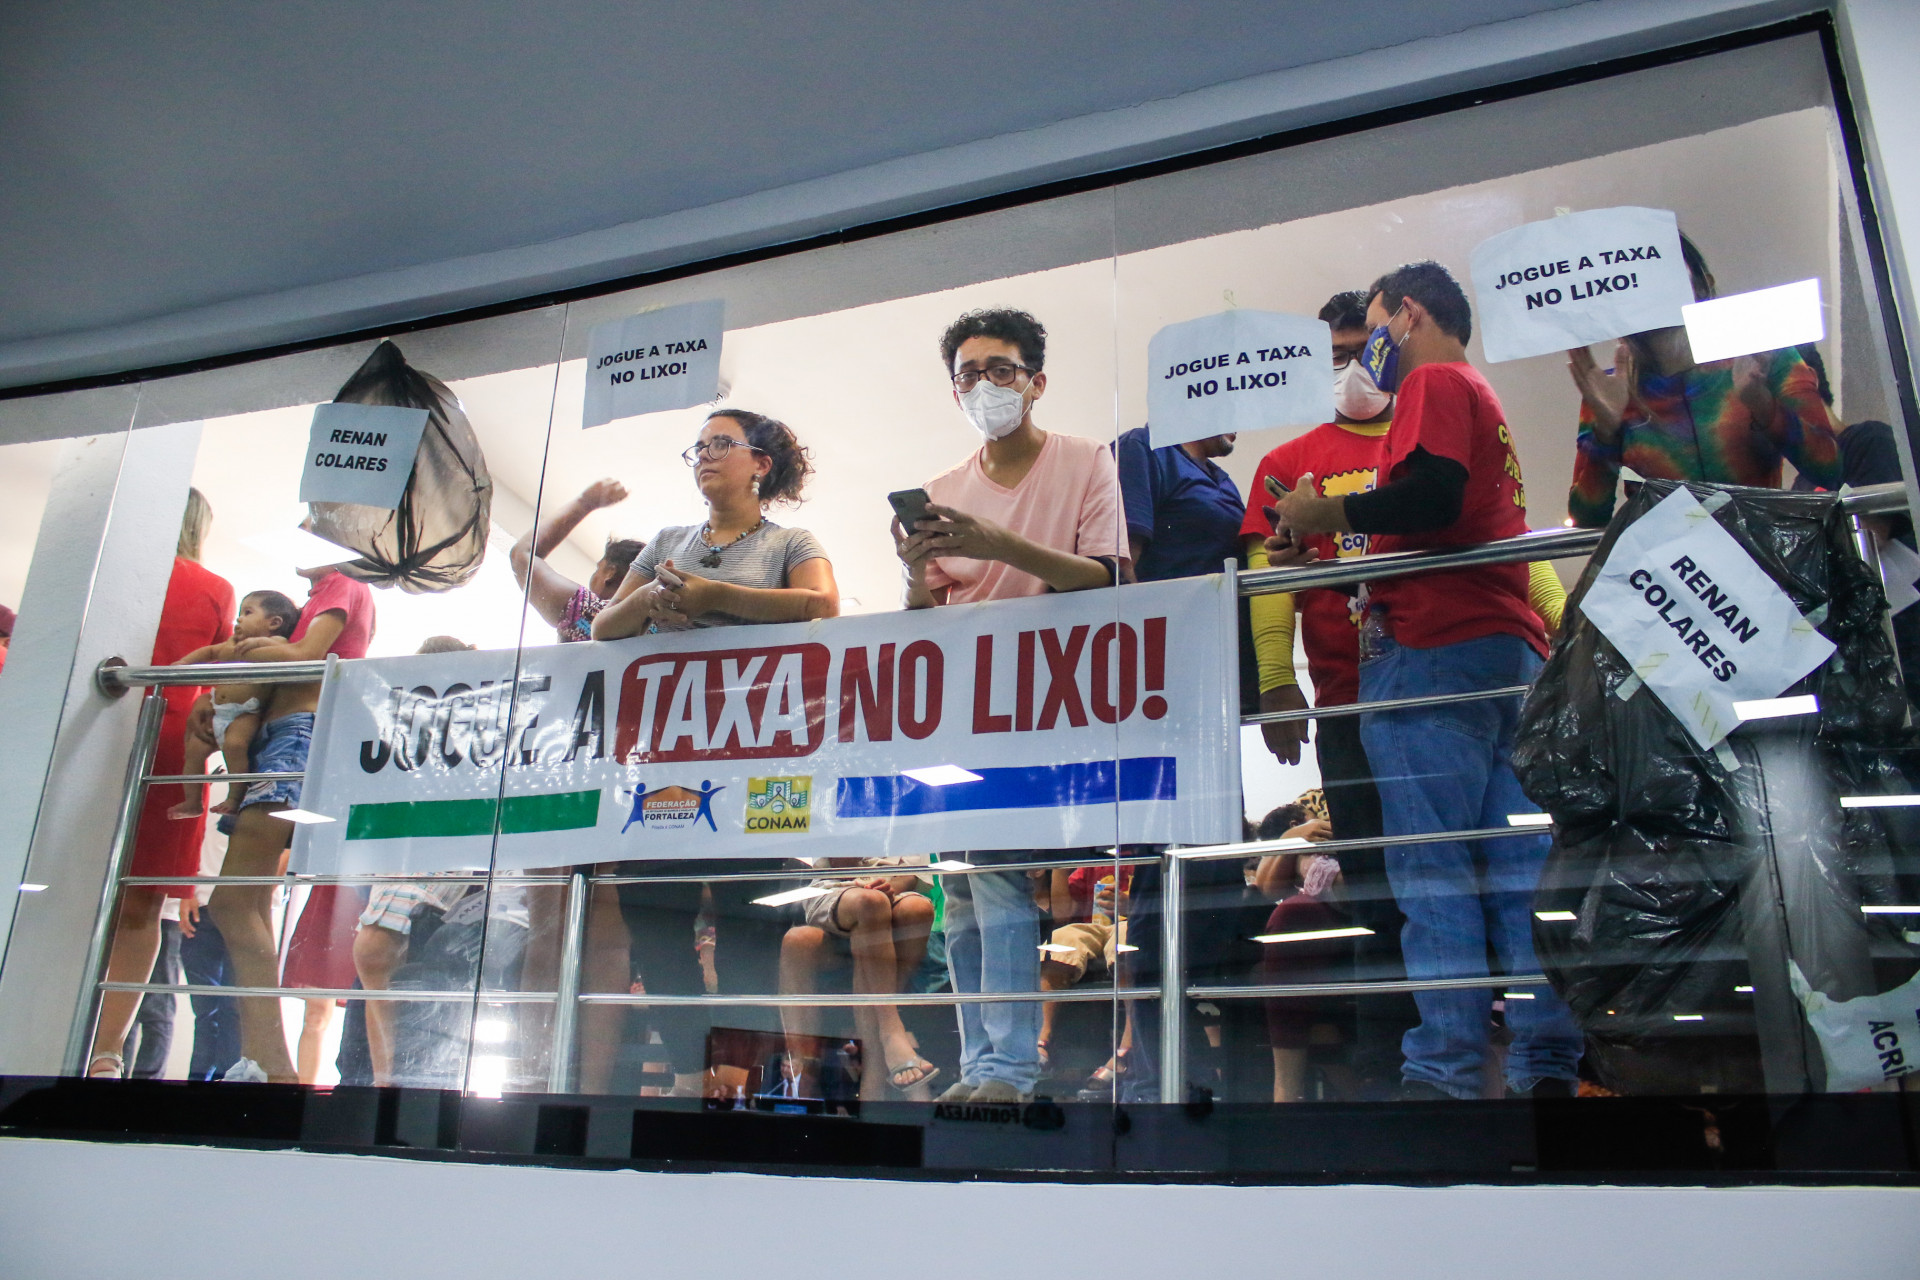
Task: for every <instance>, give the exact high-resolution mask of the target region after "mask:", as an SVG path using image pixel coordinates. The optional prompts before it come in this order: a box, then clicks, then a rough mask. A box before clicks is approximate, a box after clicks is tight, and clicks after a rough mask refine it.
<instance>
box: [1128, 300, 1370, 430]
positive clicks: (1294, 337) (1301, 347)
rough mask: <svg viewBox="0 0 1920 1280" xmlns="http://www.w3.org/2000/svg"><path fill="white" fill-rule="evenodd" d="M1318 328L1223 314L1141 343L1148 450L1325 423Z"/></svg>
mask: <svg viewBox="0 0 1920 1280" xmlns="http://www.w3.org/2000/svg"><path fill="white" fill-rule="evenodd" d="M1330 341H1331V335H1330V334H1329V333H1328V332H1327V325H1326V322H1325V321H1323V320H1316V319H1314V318H1313V317H1312V316H1296V315H1289V314H1287V313H1286V312H1284V311H1242V310H1238V309H1236V310H1233V311H1223V312H1221V313H1220V314H1219V315H1215V316H1202V317H1200V318H1199V319H1198V320H1183V321H1181V322H1180V323H1179V324H1170V325H1168V326H1167V327H1166V328H1164V329H1162V330H1160V332H1158V333H1156V334H1154V335H1153V341H1151V342H1149V343H1148V344H1147V427H1148V435H1149V438H1150V439H1151V440H1152V443H1153V447H1154V448H1156V449H1164V448H1165V447H1167V446H1168V445H1170V444H1184V443H1186V442H1187V441H1188V440H1204V439H1206V438H1207V437H1208V436H1221V435H1226V434H1228V433H1230V432H1236V431H1258V430H1260V429H1261V428H1263V427H1284V426H1293V425H1297V424H1301V423H1312V424H1316V425H1317V424H1319V423H1322V422H1330V421H1332V419H1333V351H1332V349H1331V347H1330V346H1329V343H1330Z"/></svg>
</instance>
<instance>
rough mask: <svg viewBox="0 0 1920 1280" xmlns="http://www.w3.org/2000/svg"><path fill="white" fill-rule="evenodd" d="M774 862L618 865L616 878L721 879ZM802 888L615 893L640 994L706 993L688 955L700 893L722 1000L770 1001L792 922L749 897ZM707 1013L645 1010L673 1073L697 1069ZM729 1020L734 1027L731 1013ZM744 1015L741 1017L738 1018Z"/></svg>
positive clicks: (676, 884)
mask: <svg viewBox="0 0 1920 1280" xmlns="http://www.w3.org/2000/svg"><path fill="white" fill-rule="evenodd" d="M783 865H784V863H783V862H782V861H781V860H779V859H771V858H769V859H760V858H729V859H718V858H697V859H696V858H675V859H671V860H665V861H657V862H652V861H650V862H637V863H626V864H624V865H623V866H622V867H621V873H622V874H623V875H657V876H687V875H696V874H702V873H704V874H707V875H729V874H735V875H737V874H739V873H741V872H754V871H777V870H779V869H780V868H781V867H782V866H783ZM801 883H803V882H802V881H798V880H710V881H700V880H661V881H654V882H642V883H639V884H623V885H620V886H619V893H620V917H621V919H622V920H623V921H625V923H626V926H627V945H628V954H629V955H630V956H631V957H632V962H633V968H634V969H635V970H636V971H637V972H638V974H639V977H640V981H641V983H642V985H644V986H645V987H646V989H647V994H649V995H656V996H695V995H704V994H706V990H707V987H706V983H705V981H704V979H703V978H702V975H701V972H700V956H699V952H698V951H697V950H696V948H695V939H694V932H693V930H694V918H695V917H696V916H698V915H699V914H700V911H701V907H702V890H706V891H708V892H709V893H711V895H712V903H713V921H714V956H713V964H714V970H715V972H716V974H717V975H718V977H719V979H720V991H721V993H722V994H723V995H774V994H777V993H778V992H779V990H780V943H781V940H782V939H783V938H785V937H786V934H787V926H788V925H789V924H791V923H792V915H791V913H790V912H788V911H787V910H785V909H783V908H777V907H765V906H759V905H757V904H755V903H754V901H753V900H754V899H755V898H763V897H766V896H767V895H768V894H770V893H778V892H779V891H780V890H782V889H790V888H793V887H794V886H795V885H798V884H801ZM715 1012H716V1010H715V1009H714V1008H711V1007H708V1008H702V1007H700V1006H697V1005H653V1006H649V1007H648V1008H647V1010H646V1017H647V1021H649V1022H651V1023H652V1024H653V1028H654V1030H656V1031H658V1032H659V1033H660V1040H661V1043H662V1044H663V1045H664V1047H665V1050H666V1056H667V1061H668V1062H670V1063H671V1064H672V1065H673V1070H674V1074H676V1075H687V1074H690V1073H692V1072H696V1071H702V1070H705V1068H706V1065H707V1060H706V1050H707V1043H706V1041H707V1032H708V1030H709V1029H711V1027H712V1026H713V1015H714V1013H715ZM724 1012H725V1013H727V1014H730V1015H734V1016H733V1017H732V1018H731V1020H732V1021H736V1022H738V1021H741V1019H740V1018H739V1017H738V1016H737V1014H735V1012H734V1011H733V1010H726V1011H724ZM741 1012H745V1011H741Z"/></svg>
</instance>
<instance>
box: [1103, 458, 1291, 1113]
mask: <svg viewBox="0 0 1920 1280" xmlns="http://www.w3.org/2000/svg"><path fill="white" fill-rule="evenodd" d="M1233 444H1234V437H1233V436H1232V435H1231V434H1228V435H1218V436H1208V437H1206V438H1205V439H1203V440H1189V441H1187V442H1186V443H1184V444H1176V445H1168V446H1166V447H1164V448H1160V449H1156V448H1154V447H1153V444H1152V441H1151V440H1150V438H1149V437H1148V434H1147V428H1145V427H1136V428H1134V429H1133V430H1132V431H1128V432H1125V433H1123V434H1122V435H1121V436H1120V438H1119V439H1118V440H1116V441H1114V445H1113V452H1114V457H1115V459H1116V461H1117V462H1118V463H1119V470H1120V500H1121V504H1122V506H1123V507H1124V508H1125V510H1126V517H1127V549H1128V552H1129V553H1130V555H1131V556H1132V559H1133V573H1134V578H1135V580H1137V581H1139V582H1162V581H1165V580H1166V579H1168V578H1190V577H1195V576H1198V575H1200V574H1206V573H1219V572H1220V571H1221V566H1222V564H1223V563H1224V562H1225V561H1227V560H1235V561H1236V562H1237V561H1238V557H1239V547H1240V524H1241V522H1242V521H1243V520H1245V519H1246V515H1247V503H1246V499H1244V498H1243V497H1241V496H1240V487H1239V486H1238V485H1236V484H1235V483H1234V482H1233V477H1232V476H1229V475H1228V474H1227V473H1226V472H1225V471H1223V470H1221V468H1220V466H1219V465H1218V464H1217V463H1215V462H1214V459H1215V458H1224V457H1226V456H1227V455H1228V454H1230V453H1232V452H1233ZM1239 631H1240V704H1241V705H1240V714H1241V715H1247V714H1250V713H1251V712H1254V711H1257V710H1259V701H1260V676H1259V671H1258V669H1257V668H1256V667H1255V665H1254V655H1253V628H1252V621H1251V616H1250V614H1249V612H1248V610H1247V602H1246V601H1245V600H1242V601H1240V602H1239ZM1229 710H1231V709H1230V708H1222V711H1223V712H1226V711H1229ZM1127 852H1128V853H1130V854H1131V853H1158V852H1160V849H1159V846H1155V845H1147V846H1132V847H1129V848H1128V850H1127ZM1187 883H1188V892H1189V897H1188V901H1189V903H1190V904H1193V905H1189V907H1188V909H1187V932H1188V937H1189V942H1188V956H1189V961H1188V969H1187V977H1188V978H1189V979H1194V980H1210V978H1218V979H1219V980H1221V981H1228V980H1230V978H1229V975H1228V974H1227V973H1226V968H1225V966H1226V965H1227V963H1228V962H1229V960H1230V957H1231V954H1232V937H1233V926H1234V923H1235V917H1236V914H1237V909H1238V906H1239V904H1240V901H1241V899H1242V898H1243V896H1244V893H1245V888H1244V885H1243V884H1242V873H1241V868H1240V863H1239V861H1238V860H1236V859H1232V858H1219V859H1212V860H1207V861H1201V862H1193V863H1189V864H1188V865H1187ZM1161 896H1162V886H1161V880H1160V867H1159V865H1158V864H1157V863H1148V864H1146V865H1144V866H1141V867H1139V868H1137V869H1136V871H1135V873H1134V876H1133V881H1132V884H1131V886H1130V887H1129V889H1128V894H1127V897H1128V907H1127V911H1126V914H1128V915H1130V916H1131V918H1132V923H1131V925H1130V928H1129V931H1128V934H1127V940H1128V941H1129V942H1130V943H1131V944H1133V947H1134V949H1133V950H1132V951H1131V952H1129V953H1128V954H1127V955H1126V956H1125V965H1124V969H1123V973H1122V976H1121V981H1122V982H1123V983H1124V984H1125V985H1127V986H1135V985H1140V986H1150V985H1152V984H1153V983H1154V982H1155V981H1157V980H1158V977H1159V971H1160V922H1159V919H1158V912H1159V910H1160V905H1159V904H1160V899H1161ZM1135 1012H1136V1011H1134V1010H1133V1009H1132V1008H1131V1002H1129V1012H1128V1021H1129V1023H1130V1024H1131V1027H1132V1037H1131V1038H1132V1046H1131V1048H1130V1049H1129V1050H1128V1051H1127V1052H1126V1053H1125V1055H1124V1056H1123V1057H1120V1058H1119V1059H1118V1061H1117V1064H1116V1066H1117V1070H1116V1072H1115V1076H1114V1079H1113V1081H1112V1083H1113V1085H1115V1086H1117V1091H1118V1095H1119V1098H1120V1100H1121V1101H1135V1102H1150V1101H1155V1100H1157V1098H1158V1092H1157V1085H1156V1084H1155V1082H1154V1079H1153V1074H1154V1070H1155V1066H1156V1064H1157V1063H1158V1062H1159V1060H1160V1047H1159V1046H1160V1017H1159V1013H1158V1011H1157V1009H1156V1008H1154V1007H1153V1006H1151V1005H1149V1006H1148V1007H1146V1008H1143V1009H1140V1010H1138V1011H1137V1013H1138V1016H1137V1017H1136V1016H1134V1013H1135ZM1081 1097H1082V1098H1086V1097H1088V1094H1087V1093H1084V1092H1083V1093H1082V1094H1081Z"/></svg>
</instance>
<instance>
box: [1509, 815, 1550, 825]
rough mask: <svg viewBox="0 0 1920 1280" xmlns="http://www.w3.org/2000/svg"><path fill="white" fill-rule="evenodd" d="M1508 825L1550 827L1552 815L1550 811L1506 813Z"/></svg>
mask: <svg viewBox="0 0 1920 1280" xmlns="http://www.w3.org/2000/svg"><path fill="white" fill-rule="evenodd" d="M1507 825H1508V826H1510V827H1550V826H1552V825H1553V815H1552V814H1550V813H1510V814H1508V815H1507Z"/></svg>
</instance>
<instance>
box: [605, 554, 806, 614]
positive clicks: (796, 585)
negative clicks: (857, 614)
mask: <svg viewBox="0 0 1920 1280" xmlns="http://www.w3.org/2000/svg"><path fill="white" fill-rule="evenodd" d="M659 580H660V582H661V583H662V584H664V587H665V590H664V592H663V594H662V602H663V603H664V604H665V605H666V606H667V607H668V608H670V609H674V610H676V611H677V612H679V613H680V614H681V615H683V616H685V617H688V618H698V617H700V616H701V615H703V614H708V613H730V614H732V615H733V616H734V617H736V618H745V619H747V620H748V621H749V622H811V621H812V620H814V619H815V618H837V617H839V616H840V588H839V587H838V586H837V585H835V583H834V580H833V565H832V563H831V562H830V561H828V560H827V559H826V557H824V556H816V557H815V558H814V559H812V560H807V561H805V562H803V563H801V564H798V565H795V566H794V568H793V571H792V572H791V573H789V574H788V575H787V585H786V586H784V587H742V586H737V585H735V584H734V583H731V582H716V581H714V580H713V579H712V578H703V577H701V576H699V575H698V574H694V573H687V572H685V571H683V570H681V569H679V568H678V567H677V566H675V565H674V563H673V561H671V560H669V561H667V562H666V563H665V564H663V565H662V566H661V573H660V579H659ZM676 584H677V585H676ZM602 616H603V617H604V616H605V614H604V612H603V614H602Z"/></svg>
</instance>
